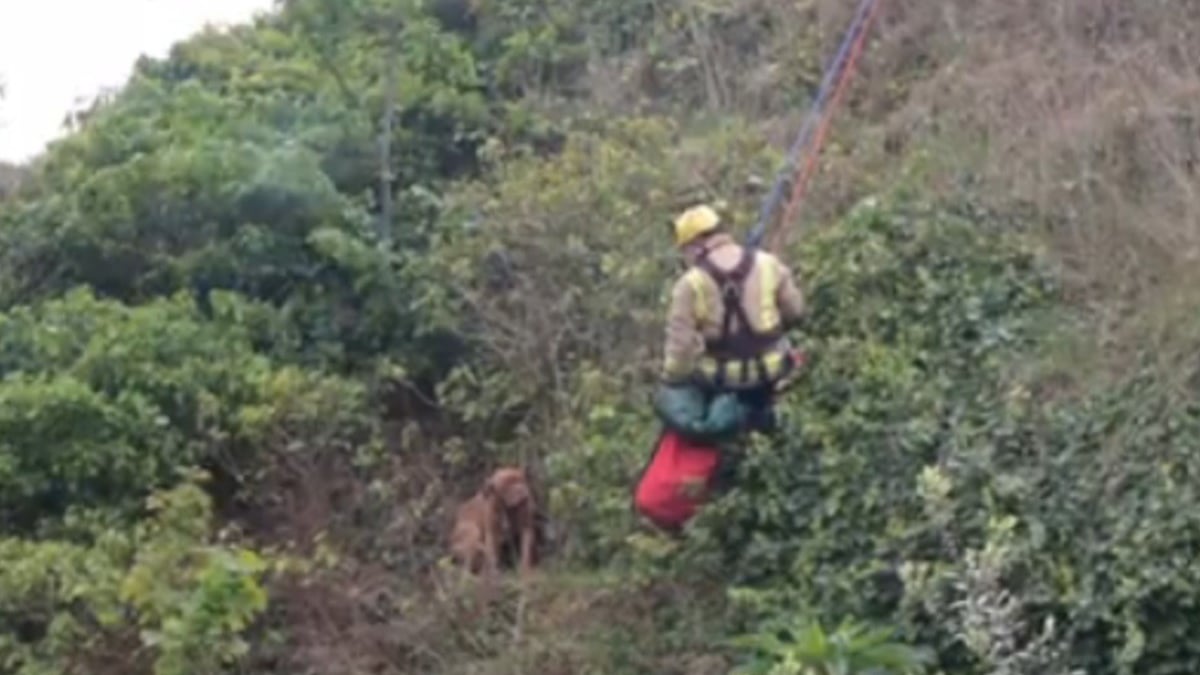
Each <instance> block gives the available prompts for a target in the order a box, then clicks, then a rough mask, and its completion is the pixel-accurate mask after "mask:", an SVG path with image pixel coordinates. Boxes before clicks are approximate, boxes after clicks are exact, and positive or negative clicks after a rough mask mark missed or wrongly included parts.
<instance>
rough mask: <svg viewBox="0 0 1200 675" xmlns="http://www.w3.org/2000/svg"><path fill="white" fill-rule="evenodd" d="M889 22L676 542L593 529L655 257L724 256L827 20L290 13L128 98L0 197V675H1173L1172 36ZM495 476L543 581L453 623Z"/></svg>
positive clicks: (1091, 2)
mask: <svg viewBox="0 0 1200 675" xmlns="http://www.w3.org/2000/svg"><path fill="white" fill-rule="evenodd" d="M917 4H918V3H901V2H896V3H892V4H890V5H888V8H887V11H886V12H885V13H884V16H883V18H882V19H881V23H880V25H879V26H878V30H877V37H876V38H875V39H873V40H872V41H871V44H870V51H869V53H868V55H867V57H866V63H865V64H864V67H863V68H864V69H863V71H862V73H861V74H860V76H859V79H858V80H856V82H855V89H854V91H853V93H852V95H851V97H850V100H849V104H848V106H847V108H846V110H845V113H844V114H843V116H842V117H840V118H839V120H838V126H837V128H836V130H835V137H834V144H833V147H831V148H830V149H829V151H828V153H827V155H826V156H825V157H824V158H823V163H822V172H821V174H820V175H819V176H818V178H817V182H816V184H815V186H814V189H815V190H816V192H815V193H814V195H813V197H812V198H811V199H810V200H809V201H808V202H807V203H806V204H805V210H804V213H803V215H804V219H803V223H802V224H803V227H804V229H803V231H802V232H800V234H799V236H794V237H793V238H792V240H793V241H794V242H795V244H794V246H792V247H791V248H790V249H789V250H788V251H786V252H784V254H785V256H786V258H787V260H788V262H789V264H790V265H792V266H793V267H794V268H795V269H796V271H797V272H798V274H799V276H800V280H801V283H802V285H803V288H804V290H805V292H806V294H807V296H808V298H809V300H810V303H811V318H810V320H809V321H808V322H807V324H806V325H805V326H804V328H803V330H802V331H800V334H798V336H797V337H798V339H799V341H800V342H801V343H802V344H804V346H805V347H806V348H807V349H808V350H809V352H810V354H811V356H812V363H811V365H810V367H809V370H808V371H807V372H806V374H805V376H804V378H803V380H802V381H801V383H800V384H799V386H798V387H797V388H796V389H795V390H794V391H792V392H791V393H790V394H789V395H788V398H787V399H786V400H785V401H784V402H783V403H782V409H781V414H782V417H783V426H784V431H785V433H783V434H782V435H781V436H780V437H779V438H778V439H775V440H773V441H767V440H765V439H763V438H757V437H756V438H754V439H753V440H752V441H750V442H748V443H747V445H746V447H745V449H744V453H742V455H741V456H740V462H739V464H738V467H737V480H736V485H735V487H734V489H732V490H731V491H730V492H729V493H727V494H725V495H723V496H722V497H721V498H720V499H719V500H718V501H716V502H714V503H712V504H711V505H709V507H708V508H707V509H706V510H705V511H704V512H703V513H702V514H701V516H700V517H699V518H698V519H697V521H696V522H695V523H694V525H693V526H692V527H691V528H690V531H689V533H688V536H687V537H686V538H685V539H683V540H672V539H664V538H661V537H659V536H658V535H656V534H654V533H652V532H650V531H648V530H645V529H642V528H641V527H639V524H638V522H637V521H636V519H635V518H634V516H633V515H632V513H631V509H630V492H629V491H630V488H631V486H632V481H633V480H634V479H635V478H636V476H637V474H638V472H639V470H640V469H641V467H642V465H643V463H644V462H645V459H646V455H647V453H648V452H649V450H650V445H651V443H652V441H653V438H654V432H655V427H654V424H655V422H654V420H653V415H652V413H651V411H650V410H649V395H650V393H651V391H652V389H651V387H652V386H653V382H654V372H655V366H656V359H657V358H658V356H659V355H658V349H659V348H660V339H661V330H662V329H661V321H662V319H661V312H662V309H663V301H664V294H665V291H666V289H667V288H668V284H669V283H670V281H671V277H672V275H673V273H674V272H675V271H676V270H677V268H676V261H675V260H674V259H673V258H672V254H671V251H670V250H669V247H668V241H667V240H666V238H665V237H664V230H663V227H662V223H663V222H665V220H666V218H667V217H669V216H670V215H672V214H674V213H675V212H676V210H677V209H678V208H680V207H682V206H684V205H687V204H690V203H692V202H694V201H696V200H701V199H704V200H713V201H720V202H722V211H723V213H725V214H726V216H727V217H728V218H729V219H730V220H731V221H732V222H733V223H734V226H735V227H738V228H741V227H744V226H745V225H746V224H747V223H749V222H750V221H751V220H752V219H753V217H754V215H755V213H756V212H757V208H758V205H759V202H760V200H761V199H762V198H763V196H764V192H765V188H766V184H767V183H768V182H769V180H770V177H771V175H772V173H773V172H774V171H775V170H776V168H777V167H778V162H779V159H780V150H781V148H782V147H783V142H784V140H785V138H786V134H788V133H790V132H791V131H792V130H793V129H794V127H795V122H796V119H797V114H798V112H799V111H801V110H802V108H803V106H804V105H805V104H806V103H807V101H808V99H809V96H810V95H811V94H812V90H813V88H814V85H815V83H816V80H817V79H818V78H819V75H820V73H819V65H820V64H821V63H822V62H823V60H824V59H825V58H826V57H827V55H828V52H829V51H830V49H831V48H832V46H833V41H834V40H835V39H836V36H837V34H838V33H839V32H840V30H841V29H842V27H844V25H845V23H846V20H847V19H848V15H849V13H850V12H851V11H852V7H850V6H843V5H845V3H835V2H821V1H816V0H814V1H812V2H800V3H778V2H766V1H760V0H719V1H717V2H705V3H697V2H692V1H690V0H653V1H642V0H638V1H636V2H632V1H628V0H626V1H625V2H620V3H616V2H612V1H611V0H573V1H572V2H548V1H543V0H487V1H486V2H484V1H479V2H467V1H465V0H428V1H427V2H422V1H420V0H287V1H285V2H281V3H279V7H278V8H277V10H276V11H275V12H273V13H271V14H270V15H268V16H263V17H261V18H259V19H258V20H256V21H255V22H254V23H253V25H245V26H239V27H236V28H232V29H229V30H225V31H216V30H209V31H205V32H203V33H201V34H198V35H196V36H194V37H192V38H190V39H189V40H187V41H185V42H182V43H180V44H178V45H176V46H175V48H174V49H173V50H172V52H171V54H170V55H169V57H167V58H165V59H162V60H151V59H147V60H144V61H143V62H141V63H139V64H138V65H137V68H136V71H135V74H134V76H133V77H132V78H131V80H130V81H129V82H128V84H127V85H126V86H125V87H124V88H123V89H122V90H121V91H120V92H119V93H117V94H115V95H114V96H112V97H111V98H110V99H108V100H104V101H100V102H98V103H97V104H96V105H95V106H94V107H93V108H91V109H89V110H87V111H85V112H83V113H81V114H79V115H78V116H77V119H76V121H75V123H74V124H75V128H74V129H73V130H72V133H70V134H69V135H68V136H67V137H65V138H64V139H63V140H61V141H59V142H56V143H55V144H54V145H53V146H52V147H51V148H50V149H49V150H48V152H47V153H46V154H45V155H43V156H42V157H39V158H38V159H37V160H36V161H34V162H32V163H31V164H30V165H29V166H26V167H19V168H14V167H3V166H0V671H3V672H12V673H16V674H18V675H49V674H52V673H94V674H98V675H103V674H106V673H113V674H116V673H121V674H131V675H132V674H137V673H154V674H155V675H184V674H188V675H192V674H210V673H212V674H215V673H256V674H262V675H266V674H268V673H289V674H290V673H296V674H300V673H312V674H314V675H315V674H317V673H320V674H322V675H337V674H346V675H350V674H352V673H353V674H358V673H367V672H371V673H496V674H499V673H512V674H518V673H519V674H522V675H528V674H533V675H536V674H540V673H545V674H550V673H656V674H661V673H681V674H682V673H688V674H693V673H712V674H714V675H715V674H716V673H726V672H728V671H729V669H730V668H732V667H735V666H737V667H740V668H742V669H743V671H742V672H759V673H774V674H782V673H800V672H813V671H805V670H803V668H805V667H813V668H816V670H815V672H821V673H835V672H839V673H840V672H864V673H865V672H873V671H871V670H870V668H871V667H872V666H874V667H878V668H881V669H884V670H885V672H897V673H899V672H904V668H903V666H905V665H906V664H914V663H921V662H924V661H928V664H927V665H928V668H927V670H928V672H940V673H945V674H946V675H983V674H989V675H992V674H996V675H999V674H1013V673H1039V674H1047V675H1059V674H1061V675H1066V674H1068V673H1088V674H1089V675H1110V674H1111V675H1125V674H1127V673H1138V674H1146V675H1175V674H1179V675H1183V674H1191V673H1194V672H1197V671H1200V647H1198V646H1197V645H1200V640H1198V639H1197V638H1198V637H1200V624H1197V622H1196V621H1195V619H1194V618H1193V616H1192V615H1191V611H1194V609H1195V606H1196V603H1197V600H1198V599H1200V595H1198V593H1197V588H1198V587H1200V571H1198V570H1197V567H1196V565H1195V564H1194V562H1193V561H1194V558H1195V556H1196V553H1197V546H1198V543H1200V516H1197V515H1195V514H1194V510H1193V509H1191V508H1190V507H1191V505H1192V503H1193V502H1194V501H1195V498H1196V497H1197V494H1196V492H1197V490H1196V488H1195V487H1194V485H1193V483H1192V479H1194V478H1195V476H1196V475H1197V471H1198V470H1200V469H1198V465H1197V462H1200V445H1198V443H1200V389H1198V388H1200V376H1198V373H1200V371H1198V369H1197V365H1196V363H1195V359H1194V357H1193V356H1192V355H1193V354H1194V352H1195V348H1196V346H1197V343H1198V338H1200V331H1198V330H1197V323H1196V321H1195V319H1194V318H1192V317H1194V316H1195V315H1196V313H1195V310H1196V309H1197V305H1198V303H1200V296H1197V294H1196V292H1195V290H1194V289H1195V288H1200V286H1197V285H1196V284H1194V283H1192V281H1193V280H1194V278H1195V269H1194V268H1195V266H1194V264H1193V263H1194V260H1195V256H1196V251H1197V250H1198V249H1197V244H1200V237H1198V235H1200V230H1197V229H1196V228H1195V214H1196V212H1197V211H1196V208H1197V205H1198V202H1197V201H1196V199H1195V195H1196V194H1198V192H1197V190H1196V188H1197V183H1196V178H1195V173H1194V162H1195V159H1196V156H1197V154H1200V147H1198V146H1197V141H1196V139H1197V138H1198V137H1197V136H1196V134H1195V129H1196V126H1195V120H1196V116H1197V114H1200V111H1198V110H1197V103H1196V100H1195V97H1194V91H1195V85H1196V83H1197V78H1198V77H1200V70H1197V68H1196V65H1197V64H1198V63H1200V55H1197V54H1195V46H1196V45H1197V44H1200V39H1198V38H1200V15H1197V14H1196V13H1195V12H1194V11H1193V10H1191V9H1187V8H1184V7H1182V6H1177V3H1154V2H1149V1H1147V2H1140V3H1121V2H1117V0H1111V1H1110V0H1099V1H1097V0H1071V1H1068V2H1061V3H1037V2H1022V1H1018V2H1013V1H1011V0H974V1H970V2H968V1H967V0H962V1H961V2H959V1H953V2H943V3H920V6H917ZM1135 4H1136V6H1135ZM510 461H520V462H523V463H525V464H526V465H528V466H529V467H530V468H531V471H532V472H533V473H534V475H535V476H536V477H537V479H538V492H539V497H540V498H541V500H542V502H543V503H544V504H545V506H546V511H547V522H546V523H545V528H544V530H545V532H544V533H545V534H546V535H547V537H546V541H545V543H544V546H543V548H544V551H543V552H544V553H545V554H546V557H545V562H544V567H543V569H542V571H541V573H540V574H539V575H538V577H537V578H536V580H535V582H534V584H533V585H532V586H531V587H530V588H528V589H527V590H525V591H519V590H517V589H516V588H515V587H513V588H512V589H508V590H509V591H511V592H506V593H505V595H504V596H503V597H502V598H501V600H500V602H499V604H498V606H496V607H495V608H494V609H493V610H492V611H491V612H490V613H489V614H488V615H487V616H485V617H484V618H482V619H481V620H478V621H471V620H469V605H468V604H467V603H468V602H469V599H470V596H469V595H465V594H464V592H463V589H462V588H461V587H460V586H459V585H458V584H459V581H458V580H457V577H455V575H453V574H447V573H446V570H445V568H444V567H443V566H442V565H441V562H442V558H443V553H444V548H443V534H444V529H445V526H446V524H447V523H446V517H447V514H448V512H449V509H450V508H451V507H452V506H453V504H454V503H455V501H456V500H457V499H461V498H463V497H465V496H466V495H467V494H469V493H470V492H471V491H473V490H474V488H475V486H476V484H477V482H478V480H479V478H480V477H481V476H482V475H483V472H485V471H487V470H488V469H490V468H491V467H493V466H495V465H496V464H497V463H500V462H510ZM513 624H516V625H517V626H518V628H519V630H516V631H513V630H510V626H512V625H513ZM868 626H869V627H871V628H870V629H868V628H867V627H868ZM904 645H908V646H909V647H911V649H909V648H905V647H904ZM838 668H842V669H841V670H839V669H838Z"/></svg>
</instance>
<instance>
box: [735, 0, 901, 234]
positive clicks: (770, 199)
mask: <svg viewBox="0 0 1200 675" xmlns="http://www.w3.org/2000/svg"><path fill="white" fill-rule="evenodd" d="M880 4H881V2H880V0H861V2H860V3H859V6H858V9H857V11H856V12H855V14H854V18H853V19H852V20H851V22H850V26H849V28H848V29H847V30H846V34H845V36H844V37H843V38H842V42H841V44H840V45H839V46H838V51H837V53H836V54H835V55H834V58H833V59H832V61H831V63H830V64H829V66H828V67H827V68H826V70H825V75H824V76H823V77H822V80H821V86H820V88H819V89H818V90H817V96H816V98H815V99H814V100H813V105H812V108H811V109H810V110H809V114H808V117H807V119H805V121H804V124H803V126H802V127H801V129H800V133H799V134H797V137H796V140H795V141H794V142H793V143H792V146H791V148H789V150H788V155H787V161H786V162H785V164H784V166H783V168H782V169H781V170H780V171H779V173H778V175H777V176H776V178H775V184H774V185H773V186H772V187H771V192H770V193H769V194H768V195H767V198H766V200H765V201H764V202H763V206H762V209H761V210H760V212H759V218H758V222H757V223H755V225H754V228H753V229H752V230H751V231H750V234H749V235H748V236H747V237H746V244H747V245H748V246H753V247H757V246H760V245H761V244H762V240H763V238H764V237H765V235H766V231H767V225H768V224H769V223H770V222H771V216H772V215H773V214H774V212H775V210H776V209H777V208H778V206H779V203H780V201H781V200H782V199H783V192H784V186H785V185H786V184H787V182H788V179H789V178H791V177H793V174H794V173H795V170H796V165H797V163H798V162H799V159H800V154H801V152H802V151H803V149H804V147H805V146H806V145H807V144H808V141H809V139H810V137H811V135H812V132H813V127H814V125H818V124H819V126H818V127H817V133H816V141H815V143H814V145H813V148H812V150H811V151H810V152H809V153H808V157H807V162H806V163H805V165H804V167H803V168H802V169H801V171H800V173H799V175H798V176H797V177H796V178H797V180H796V181H795V182H794V183H793V186H792V194H791V197H790V199H789V200H788V203H787V205H786V207H785V211H784V216H783V219H782V220H781V221H780V227H779V229H780V232H779V233H778V235H777V237H776V241H775V242H772V243H781V242H780V241H779V240H780V239H782V238H783V231H784V230H786V225H787V223H788V222H789V220H790V219H791V217H792V216H793V215H794V214H795V211H796V209H797V207H798V205H799V203H800V200H801V199H802V197H803V195H804V193H805V188H806V186H807V183H808V182H809V180H811V178H812V175H813V172H814V170H815V168H816V162H817V158H818V157H820V154H821V147H822V145H823V144H824V142H825V138H826V137H827V135H828V132H829V126H830V122H831V120H832V118H833V111H834V110H835V109H836V107H837V104H838V102H839V101H840V100H841V98H842V96H843V94H844V93H845V90H846V85H847V83H848V82H849V81H850V77H851V75H853V73H854V70H855V66H856V65H857V62H858V58H859V56H860V55H861V54H862V50H863V46H864V44H865V43H866V35H867V32H868V31H867V29H868V27H869V26H870V23H871V20H872V19H874V17H875V15H876V13H877V11H878V8H879V5H880ZM835 82H836V84H835ZM830 87H834V90H833V99H832V102H831V105H830V107H829V108H828V110H825V111H822V109H823V108H824V107H825V104H826V102H827V99H828V98H829V94H830Z"/></svg>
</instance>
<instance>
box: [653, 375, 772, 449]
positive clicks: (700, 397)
mask: <svg viewBox="0 0 1200 675" xmlns="http://www.w3.org/2000/svg"><path fill="white" fill-rule="evenodd" d="M654 410H655V412H657V413H658V416H659V418H660V419H661V420H662V422H663V424H665V425H667V426H668V427H669V428H671V429H674V430H675V431H677V432H679V433H681V434H683V435H684V436H687V437H689V438H691V439H693V440H697V441H702V442H719V441H721V440H725V439H727V438H728V437H730V436H733V435H735V434H737V433H738V432H740V431H741V430H742V429H744V428H745V426H746V423H747V421H748V419H749V417H750V413H751V410H750V408H749V406H747V405H745V404H744V403H742V402H741V401H740V400H739V399H738V397H737V395H736V394H732V393H722V394H718V395H717V396H715V397H713V399H712V400H711V401H706V400H705V396H704V392H703V391H701V390H700V388H699V387H696V386H694V385H686V384H672V385H662V386H660V387H659V389H658V393H657V394H655V397H654Z"/></svg>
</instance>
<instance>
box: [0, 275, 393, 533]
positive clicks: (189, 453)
mask: <svg viewBox="0 0 1200 675" xmlns="http://www.w3.org/2000/svg"><path fill="white" fill-rule="evenodd" d="M218 304H219V309H218V314H219V316H218V318H217V319H213V320H210V319H206V318H205V317H204V316H203V315H202V314H201V312H200V311H199V310H198V309H196V307H195V306H194V305H193V303H192V302H191V301H190V300H189V299H188V298H186V297H176V298H173V299H170V300H161V301H156V302H154V303H151V304H148V305H144V306H141V307H136V308H133V307H127V306H124V305H121V304H119V303H115V302H111V301H105V300H99V299H96V298H95V297H94V296H93V295H92V294H90V293H88V292H86V291H82V290H80V291H75V292H72V293H70V294H68V295H67V296H65V297H63V298H62V299H60V300H53V301H49V302H47V303H44V304H41V305H38V306H36V307H29V308H18V309H14V310H12V311H10V312H9V313H7V314H3V315H0V514H2V516H3V518H2V520H3V523H4V525H3V528H4V530H5V531H8V532H17V531H30V530H31V529H32V528H33V527H34V526H35V525H36V524H38V523H39V522H42V521H45V520H47V519H50V520H52V519H54V518H56V517H58V516H61V515H62V514H63V513H65V511H66V510H67V509H68V508H91V507H110V508H117V509H121V510H127V511H128V510H130V509H133V510H136V508H137V505H138V504H140V502H141V498H142V496H144V495H145V494H147V492H148V491H150V490H152V489H154V488H156V487H160V486H164V485H166V484H169V483H170V482H172V481H173V480H174V479H175V476H176V472H177V470H178V469H179V468H180V467H188V466H193V465H203V466H206V467H209V468H211V469H213V470H214V471H217V472H218V473H219V474H220V475H222V476H224V477H226V478H231V479H233V480H234V481H235V483H234V484H235V485H237V486H238V487H239V488H241V489H246V490H249V489H251V488H252V486H253V476H254V470H255V468H256V467H257V466H260V465H262V463H263V462H265V461H266V458H267V457H269V455H270V454H271V453H273V452H279V451H283V450H285V449H289V448H292V446H295V445H296V444H297V443H299V444H300V445H299V446H298V447H301V448H311V447H312V446H309V445H307V444H308V443H315V442H323V443H325V444H326V445H327V446H329V447H328V448H327V449H337V450H339V451H341V452H345V453H347V455H348V456H352V455H353V453H355V452H358V451H359V450H360V449H364V448H366V447H368V446H370V444H371V443H372V439H373V437H374V434H375V431H374V426H373V425H374V421H373V415H372V414H371V413H370V411H369V410H368V409H367V407H366V392H365V391H364V389H363V387H362V386H361V385H352V384H350V383H348V382H345V381H341V380H338V379H336V378H331V377H327V376H322V375H317V374H306V373H301V372H299V371H296V370H295V369H291V368H280V367H276V366H274V365H272V363H271V362H270V361H269V360H268V359H267V358H266V357H264V356H262V355H260V354H258V353H256V352H255V351H254V349H253V347H252V341H251V340H252V337H253V335H254V334H255V332H256V331H255V329H254V325H255V324H253V323H252V322H246V323H242V324H239V323H238V322H237V320H236V318H235V317H236V316H237V315H238V312H237V310H238V308H239V307H246V305H244V303H241V302H240V301H238V300H237V299H236V298H232V297H228V298H225V297H222V298H218ZM250 315H251V317H250V318H251V319H253V312H251V313H250ZM242 316H245V314H242ZM293 449H294V448H293Z"/></svg>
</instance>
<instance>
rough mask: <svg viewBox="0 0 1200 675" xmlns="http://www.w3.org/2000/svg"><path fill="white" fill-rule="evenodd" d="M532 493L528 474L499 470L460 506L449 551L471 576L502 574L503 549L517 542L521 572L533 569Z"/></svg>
mask: <svg viewBox="0 0 1200 675" xmlns="http://www.w3.org/2000/svg"><path fill="white" fill-rule="evenodd" d="M534 513H535V509H534V503H533V493H532V491H531V490H530V489H529V482H528V480H527V479H526V477H525V471H524V470H522V469H518V468H513V467H504V468H501V469H498V470H496V471H495V472H494V473H493V474H492V475H491V476H489V477H488V479H487V481H485V482H484V484H483V487H482V488H481V489H480V490H479V492H477V493H475V495H474V496H473V497H471V498H470V499H469V500H467V501H466V502H464V503H463V504H462V505H461V506H459V507H458V510H457V512H456V513H455V520H454V529H453V531H452V532H451V535H450V552H451V554H452V555H453V556H454V558H455V559H456V560H457V561H458V563H459V564H460V565H462V566H463V567H465V568H466V569H468V570H470V572H471V573H472V574H479V573H481V572H482V573H483V574H484V576H485V577H488V578H489V579H490V578H491V577H492V576H493V575H495V574H496V573H497V572H498V571H499V566H500V550H501V547H502V546H503V545H504V544H505V543H506V542H507V541H509V540H510V539H516V540H517V543H518V545H519V547H520V551H521V560H520V566H521V573H522V575H524V574H527V573H528V572H529V571H530V570H531V569H532V568H533V545H534Z"/></svg>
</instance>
